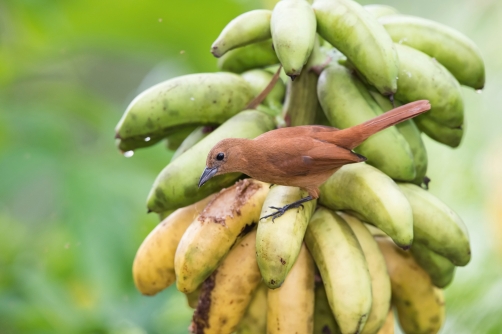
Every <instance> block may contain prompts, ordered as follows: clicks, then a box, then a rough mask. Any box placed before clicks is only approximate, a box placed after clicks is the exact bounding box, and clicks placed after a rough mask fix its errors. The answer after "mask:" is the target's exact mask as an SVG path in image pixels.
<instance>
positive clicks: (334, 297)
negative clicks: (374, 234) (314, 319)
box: [305, 173, 372, 333]
mask: <svg viewBox="0 0 502 334" xmlns="http://www.w3.org/2000/svg"><path fill="white" fill-rule="evenodd" d="M335 174H336V173H335ZM305 243H306V244H307V248H308V249H309V251H310V253H311V254H312V257H313V258H314V261H315V263H316V265H317V267H318V268H319V272H320V273H321V277H322V281H323V283H324V288H325V289H326V295H327V297H328V301H329V305H330V307H331V310H332V311H333V314H334V316H335V319H336V322H337V324H338V326H339V327H340V330H341V332H342V333H359V332H360V331H361V329H362V328H363V327H364V324H365V323H366V320H367V318H368V314H369V312H370V309H371V302H372V295H371V278H370V274H369V271H368V265H367V263H366V259H365V258H364V254H363V251H362V249H361V246H360V245H359V242H358V241H357V238H356V236H355V235H354V232H352V230H351V229H350V227H349V225H348V224H347V223H346V222H345V220H343V219H342V218H341V217H340V216H338V215H337V214H336V213H334V212H331V211H330V210H328V209H326V208H322V207H320V208H318V209H317V211H316V212H315V213H314V215H313V216H312V219H311V221H310V223H309V225H308V227H307V232H306V233H305Z"/></svg>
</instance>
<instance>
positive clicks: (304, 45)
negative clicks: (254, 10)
mask: <svg viewBox="0 0 502 334" xmlns="http://www.w3.org/2000/svg"><path fill="white" fill-rule="evenodd" d="M270 31H271V33H272V41H273V42H274V49H275V52H276V54H277V58H279V60H280V61H281V64H282V66H283V68H284V71H285V72H286V74H287V75H289V76H290V77H291V78H292V79H293V80H294V78H295V77H297V76H298V75H300V73H301V71H302V68H303V65H305V63H306V62H307V60H308V58H309V57H310V54H311V52H312V48H313V47H314V40H315V34H316V18H315V15H314V11H313V10H312V7H311V6H310V4H309V3H308V2H307V1H305V0H288V1H279V2H278V3H277V4H276V5H275V7H274V10H273V11H272V18H271V20H270Z"/></svg>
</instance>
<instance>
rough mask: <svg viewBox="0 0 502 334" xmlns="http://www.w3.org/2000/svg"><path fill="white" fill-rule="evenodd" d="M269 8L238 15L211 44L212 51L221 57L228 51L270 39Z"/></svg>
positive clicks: (270, 13)
mask: <svg viewBox="0 0 502 334" xmlns="http://www.w3.org/2000/svg"><path fill="white" fill-rule="evenodd" d="M271 16H272V11H270V10H267V9H257V10H252V11H249V12H247V13H244V14H241V15H239V16H237V17H236V18H235V19H233V20H232V21H230V22H229V23H228V24H227V25H226V26H225V28H223V30H222V31H221V33H220V35H219V36H218V38H217V39H216V41H214V43H213V45H212V46H211V53H212V54H213V55H214V56H215V57H217V58H219V57H221V56H223V55H224V54H225V53H226V52H227V51H229V50H232V49H235V48H238V47H241V46H245V45H248V44H252V43H256V42H261V41H264V40H266V39H270V37H271V34H270V17H271Z"/></svg>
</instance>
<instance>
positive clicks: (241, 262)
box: [190, 231, 261, 334]
mask: <svg viewBox="0 0 502 334" xmlns="http://www.w3.org/2000/svg"><path fill="white" fill-rule="evenodd" d="M255 239H256V232H255V231H251V232H250V233H248V234H247V235H246V236H245V237H244V238H243V239H242V240H241V241H240V242H238V243H236V244H235V246H234V247H233V248H232V249H231V250H230V252H229V253H228V256H227V257H226V258H225V259H224V260H223V262H222V263H221V265H220V266H219V267H218V269H217V270H216V271H214V272H213V274H212V275H211V276H209V277H208V279H207V280H205V281H204V283H203V284H202V290H201V293H200V297H199V303H198V305H197V309H196V310H195V312H194V315H193V319H192V324H191V326H190V332H191V333H194V334H231V333H233V332H234V331H235V329H236V328H237V325H238V324H239V322H240V321H241V319H242V318H243V316H244V313H245V312H246V308H247V307H248V305H249V303H250V302H251V298H252V296H253V292H254V291H255V289H256V288H257V287H258V284H259V283H260V281H261V276H260V271H259V269H258V264H257V263H256V256H255ZM237 268H238V270H236V269H237Z"/></svg>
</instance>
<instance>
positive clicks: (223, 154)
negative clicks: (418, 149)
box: [199, 100, 431, 219]
mask: <svg viewBox="0 0 502 334" xmlns="http://www.w3.org/2000/svg"><path fill="white" fill-rule="evenodd" d="M430 107H431V106H430V104H429V101H427V100H420V101H415V102H411V103H408V104H405V105H403V106H401V107H398V108H395V109H392V110H389V111H387V112H386V113H383V114H381V115H379V116H377V117H375V118H373V119H370V120H369V121H366V122H364V123H362V124H359V125H355V126H353V127H350V128H347V129H343V130H339V129H337V128H333V127H329V126H322V125H305V126H295V127H288V128H281V129H276V130H272V131H269V132H267V133H264V134H262V135H261V136H258V137H256V138H255V139H243V138H227V139H223V140H222V141H220V142H219V143H218V144H216V145H215V146H214V147H213V148H212V149H211V151H210V152H209V154H208V156H207V160H206V169H205V170H204V172H203V173H202V176H201V177H200V181H199V187H201V186H202V185H203V184H204V183H206V182H207V181H208V180H209V179H210V178H212V177H213V176H216V175H220V174H225V173H231V172H241V173H244V174H246V175H248V176H251V177H253V178H255V179H257V180H260V181H263V182H268V183H271V184H279V185H284V186H294V187H300V188H302V189H304V190H306V191H307V192H308V193H309V195H308V196H307V197H304V198H302V199H300V200H298V201H296V202H293V203H291V204H288V205H286V206H284V207H282V208H274V209H276V210H277V211H276V212H274V213H273V214H271V215H268V216H265V217H262V218H261V219H263V218H266V217H269V216H273V217H274V219H275V218H277V217H280V216H281V215H282V214H283V213H284V212H286V210H288V209H291V208H296V207H299V206H301V205H302V203H305V202H307V201H310V200H312V199H316V198H318V197H319V187H320V186H321V184H323V183H324V182H325V181H326V180H327V179H328V178H329V177H330V176H331V175H332V174H333V173H335V172H336V171H337V170H338V169H340V168H341V167H342V166H343V165H346V164H350V163H355V162H362V161H365V160H366V158H365V157H364V156H362V155H360V154H357V153H355V152H353V151H352V150H353V149H354V148H355V147H357V146H358V145H360V144H361V143H362V142H363V141H364V140H366V139H367V138H368V137H369V136H371V135H373V134H375V133H377V132H378V131H381V130H383V129H385V128H387V127H389V126H392V125H395V124H397V123H400V122H403V121H405V120H407V119H410V118H413V117H415V116H417V115H420V114H422V113H424V112H426V111H427V110H429V109H430Z"/></svg>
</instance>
